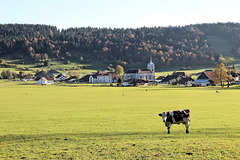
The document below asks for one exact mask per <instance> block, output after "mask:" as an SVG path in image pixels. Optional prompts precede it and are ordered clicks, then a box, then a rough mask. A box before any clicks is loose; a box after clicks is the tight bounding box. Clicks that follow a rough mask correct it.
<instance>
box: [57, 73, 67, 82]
mask: <svg viewBox="0 0 240 160" xmlns="http://www.w3.org/2000/svg"><path fill="white" fill-rule="evenodd" d="M66 79H67V77H66V76H65V75H63V74H62V73H60V74H59V75H57V76H56V77H55V81H58V82H62V81H65V80H66Z"/></svg>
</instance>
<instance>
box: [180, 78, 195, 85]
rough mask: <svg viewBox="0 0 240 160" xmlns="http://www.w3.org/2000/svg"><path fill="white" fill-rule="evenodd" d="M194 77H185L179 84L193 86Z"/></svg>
mask: <svg viewBox="0 0 240 160" xmlns="http://www.w3.org/2000/svg"><path fill="white" fill-rule="evenodd" d="M193 81H194V80H193V79H192V78H191V77H185V78H182V79H180V80H179V81H178V85H184V86H192V84H193Z"/></svg>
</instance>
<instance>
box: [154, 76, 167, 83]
mask: <svg viewBox="0 0 240 160" xmlns="http://www.w3.org/2000/svg"><path fill="white" fill-rule="evenodd" d="M164 78H165V77H164V76H159V77H157V79H155V81H156V82H157V83H160V82H162V80H163V79H164Z"/></svg>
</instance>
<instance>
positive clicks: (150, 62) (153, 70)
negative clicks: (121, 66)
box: [147, 57, 155, 73]
mask: <svg viewBox="0 0 240 160" xmlns="http://www.w3.org/2000/svg"><path fill="white" fill-rule="evenodd" d="M147 69H149V70H150V71H152V72H154V73H155V65H154V63H153V62H152V57H150V61H149V63H148V65H147Z"/></svg>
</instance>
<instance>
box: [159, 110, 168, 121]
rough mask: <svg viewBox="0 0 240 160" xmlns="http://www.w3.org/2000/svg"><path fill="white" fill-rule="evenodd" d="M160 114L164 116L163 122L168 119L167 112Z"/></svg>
mask: <svg viewBox="0 0 240 160" xmlns="http://www.w3.org/2000/svg"><path fill="white" fill-rule="evenodd" d="M159 116H160V117H162V119H163V122H166V119H167V113H166V112H163V113H159Z"/></svg>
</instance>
